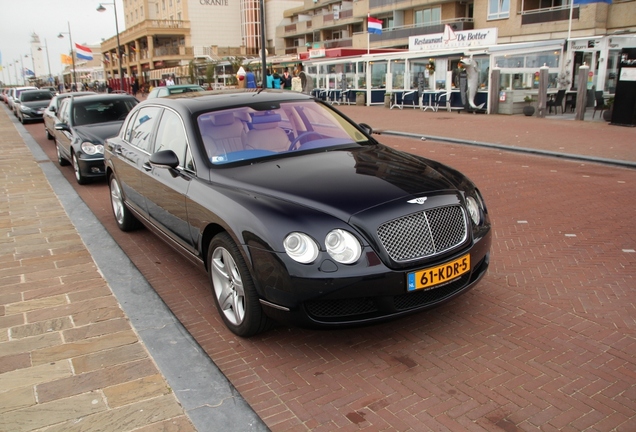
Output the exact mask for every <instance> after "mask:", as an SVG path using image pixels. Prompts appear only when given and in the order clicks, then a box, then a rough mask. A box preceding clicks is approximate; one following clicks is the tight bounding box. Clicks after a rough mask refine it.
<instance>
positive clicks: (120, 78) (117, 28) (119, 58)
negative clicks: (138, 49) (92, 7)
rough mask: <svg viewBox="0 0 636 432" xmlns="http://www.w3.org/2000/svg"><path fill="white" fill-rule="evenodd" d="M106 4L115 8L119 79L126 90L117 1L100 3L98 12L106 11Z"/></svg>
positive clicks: (122, 87) (122, 88)
mask: <svg viewBox="0 0 636 432" xmlns="http://www.w3.org/2000/svg"><path fill="white" fill-rule="evenodd" d="M104 5H109V6H110V5H112V6H113V10H114V11H115V34H116V36H117V63H118V64H119V81H120V86H121V88H120V90H122V91H123V90H124V68H123V67H122V66H121V45H120V43H119V23H118V22H117V4H116V2H115V1H113V2H112V3H100V4H99V6H97V12H104V11H105V10H106V8H105V7H104Z"/></svg>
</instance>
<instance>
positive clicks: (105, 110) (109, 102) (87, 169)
mask: <svg viewBox="0 0 636 432" xmlns="http://www.w3.org/2000/svg"><path fill="white" fill-rule="evenodd" d="M138 103H139V101H138V100H137V98H135V97H133V96H130V95H127V94H98V95H93V96H91V95H83V96H81V97H75V96H71V97H67V98H66V99H64V100H63V101H62V103H61V105H60V108H59V111H58V114H57V118H58V121H59V122H58V123H56V124H55V147H56V150H57V161H58V163H59V164H60V165H61V166H64V165H68V164H69V162H71V163H72V164H73V170H74V172H75V179H76V180H77V182H78V183H79V184H86V183H87V182H88V181H90V179H91V178H96V177H103V176H104V173H105V171H104V140H105V139H106V138H110V137H112V136H115V135H117V133H118V132H119V129H120V128H121V125H122V123H123V122H124V119H125V118H126V116H127V115H128V113H129V112H130V110H131V109H132V108H133V107H134V106H135V105H137V104H138Z"/></svg>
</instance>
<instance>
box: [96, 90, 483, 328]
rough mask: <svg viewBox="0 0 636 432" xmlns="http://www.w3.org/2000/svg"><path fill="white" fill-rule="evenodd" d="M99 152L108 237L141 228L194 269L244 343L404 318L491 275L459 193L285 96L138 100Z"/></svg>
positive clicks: (353, 127)
mask: <svg viewBox="0 0 636 432" xmlns="http://www.w3.org/2000/svg"><path fill="white" fill-rule="evenodd" d="M105 147H106V148H105V160H106V161H105V162H106V174H107V176H108V182H109V186H110V196H111V204H112V208H113V213H114V216H115V219H116V221H117V224H118V226H119V228H120V229H122V230H124V231H127V230H132V229H134V228H136V227H138V226H139V223H143V224H144V225H145V226H146V227H148V228H149V229H150V230H152V231H153V232H154V233H156V234H157V235H159V236H160V237H161V238H162V239H163V240H165V241H166V242H167V243H169V244H170V245H172V246H173V247H174V248H176V249H177V250H178V251H180V252H181V253H182V254H184V255H185V256H187V257H189V258H190V259H191V260H192V261H193V262H195V263H197V264H200V265H201V266H202V267H204V268H205V269H206V270H207V271H208V273H209V277H210V283H211V288H212V291H213V294H214V295H213V297H214V299H215V301H216V306H217V308H218V311H219V313H220V315H221V317H222V318H223V320H224V322H225V324H226V325H227V327H228V328H229V329H230V330H231V331H233V332H234V333H236V334H237V335H240V336H250V335H254V334H256V333H258V332H261V331H264V330H266V329H267V328H269V326H270V325H271V324H272V322H273V320H276V321H283V322H290V323H295V324H299V325H306V326H313V327H335V326H342V325H349V324H357V323H370V322H375V321H380V320H385V319H389V318H394V317H398V316H402V315H405V314H408V313H412V312H416V311H420V310H423V309H426V308H430V307H433V306H436V305H439V304H441V303H443V302H445V301H448V300H450V299H452V298H454V297H455V296H457V295H459V294H461V293H463V292H465V291H467V290H468V289H470V288H471V287H473V286H474V285H475V284H476V283H477V282H478V281H479V280H480V279H481V278H482V277H483V276H484V274H485V273H486V270H487V269H488V264H489V256H490V255H489V254H490V244H491V232H490V220H489V216H488V210H487V208H486V206H485V204H484V200H483V198H482V196H481V194H480V192H479V190H478V189H477V187H476V186H475V185H474V184H473V183H472V182H471V181H470V180H469V179H468V178H466V177H465V176H463V175H462V174H461V173H459V172H458V171H456V170H454V169H452V168H450V167H448V166H445V165H442V164H440V163H438V162H435V161H432V160H429V159H425V158H422V157H419V156H415V155H412V154H409V153H405V152H401V151H398V150H394V149H391V148H389V147H387V146H385V145H382V144H380V143H379V142H377V141H376V140H375V139H374V138H373V137H372V136H371V128H370V127H369V126H366V125H358V124H355V123H354V122H352V121H351V120H350V119H348V118H347V117H345V116H344V115H343V114H341V113H340V112H338V111H337V110H336V109H334V108H333V107H331V106H330V105H328V104H325V103H323V102H321V101H318V100H315V99H313V98H311V97H308V96H305V95H302V94H299V93H296V92H285V91H280V90H269V91H250V90H243V91H231V92H205V93H196V94H195V93H191V94H188V95H181V96H171V97H168V98H157V99H152V100H147V101H145V102H142V103H141V104H139V105H137V106H136V107H135V108H134V109H133V111H132V112H131V113H130V114H129V115H128V117H127V119H126V121H125V123H124V125H123V127H122V129H121V131H120V133H119V135H118V136H116V137H113V138H110V139H108V140H107V141H106V144H105Z"/></svg>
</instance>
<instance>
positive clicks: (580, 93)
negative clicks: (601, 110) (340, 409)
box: [574, 63, 590, 120]
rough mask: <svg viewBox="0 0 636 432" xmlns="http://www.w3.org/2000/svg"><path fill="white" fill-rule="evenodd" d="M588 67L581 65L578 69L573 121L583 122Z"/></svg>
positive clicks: (585, 106)
mask: <svg viewBox="0 0 636 432" xmlns="http://www.w3.org/2000/svg"><path fill="white" fill-rule="evenodd" d="M589 71H590V67H589V66H588V65H586V64H585V63H583V66H581V67H580V68H579V75H578V77H577V87H576V115H575V116H574V119H575V120H585V110H586V108H587V74H588V72H589Z"/></svg>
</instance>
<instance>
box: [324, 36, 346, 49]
mask: <svg viewBox="0 0 636 432" xmlns="http://www.w3.org/2000/svg"><path fill="white" fill-rule="evenodd" d="M322 45H323V47H324V48H348V47H351V46H353V39H352V38H346V39H332V40H326V41H324V42H323V43H322Z"/></svg>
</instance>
